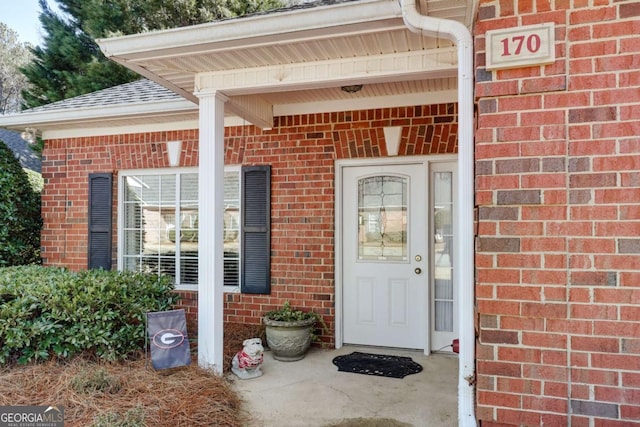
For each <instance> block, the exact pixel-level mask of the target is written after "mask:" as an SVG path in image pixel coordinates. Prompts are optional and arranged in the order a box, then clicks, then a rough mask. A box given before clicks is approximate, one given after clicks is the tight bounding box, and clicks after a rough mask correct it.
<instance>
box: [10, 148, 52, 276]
mask: <svg viewBox="0 0 640 427" xmlns="http://www.w3.org/2000/svg"><path fill="white" fill-rule="evenodd" d="M41 228H42V219H41V218H40V194H38V193H37V192H35V191H33V189H32V187H31V184H30V182H29V178H28V177H27V174H26V173H25V172H24V170H23V169H22V167H21V166H20V163H19V162H18V160H17V159H16V158H15V156H14V155H13V152H11V150H9V148H7V146H6V145H5V144H4V143H3V142H2V141H0V266H11V265H26V264H33V263H39V262H40V230H41Z"/></svg>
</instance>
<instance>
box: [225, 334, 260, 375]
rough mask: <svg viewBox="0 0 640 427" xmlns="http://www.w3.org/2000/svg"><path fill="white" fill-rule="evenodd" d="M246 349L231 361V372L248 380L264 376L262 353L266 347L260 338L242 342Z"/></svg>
mask: <svg viewBox="0 0 640 427" xmlns="http://www.w3.org/2000/svg"><path fill="white" fill-rule="evenodd" d="M242 345H243V346H244V348H243V349H242V351H239V352H238V353H236V355H235V356H233V360H231V372H233V373H234V374H236V375H237V376H238V378H240V379H243V380H248V379H250V378H257V377H260V376H262V371H261V370H260V368H261V367H262V353H263V352H264V347H263V346H262V340H261V339H260V338H250V339H248V340H244V341H243V342H242Z"/></svg>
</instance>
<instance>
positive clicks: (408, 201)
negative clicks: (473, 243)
mask: <svg viewBox="0 0 640 427" xmlns="http://www.w3.org/2000/svg"><path fill="white" fill-rule="evenodd" d="M342 185H343V187H342V224H343V227H342V236H341V238H342V245H343V254H342V257H343V258H342V261H343V262H342V264H343V287H342V289H343V304H342V307H343V310H342V311H343V341H344V343H347V344H360V345H374V346H384V347H401V348H416V349H424V348H426V347H427V333H426V330H427V313H428V309H429V302H428V296H427V295H428V292H427V289H428V282H429V274H428V271H427V268H428V267H427V266H428V265H429V263H428V262H427V253H426V251H427V241H428V240H427V223H428V221H427V209H426V205H427V200H428V197H427V180H426V167H425V165H424V164H423V163H416V164H402V165H380V166H346V167H344V169H343V183H342Z"/></svg>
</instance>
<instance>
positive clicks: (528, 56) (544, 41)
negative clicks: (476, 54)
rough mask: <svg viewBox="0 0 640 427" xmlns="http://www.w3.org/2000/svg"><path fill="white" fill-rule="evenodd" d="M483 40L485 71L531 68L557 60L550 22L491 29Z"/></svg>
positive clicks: (552, 28) (552, 26)
mask: <svg viewBox="0 0 640 427" xmlns="http://www.w3.org/2000/svg"><path fill="white" fill-rule="evenodd" d="M485 40H486V50H487V53H486V55H487V56H486V62H487V64H486V65H487V70H497V69H501V68H520V67H530V66H535V65H542V64H548V63H551V62H553V61H555V59H556V54H555V48H554V45H555V31H554V24H553V23H552V22H550V23H545V24H539V25H528V26H524V27H516V28H505V29H500V30H490V31H487V33H486V39H485Z"/></svg>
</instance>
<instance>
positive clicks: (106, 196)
mask: <svg viewBox="0 0 640 427" xmlns="http://www.w3.org/2000/svg"><path fill="white" fill-rule="evenodd" d="M112 181H113V177H112V175H111V174H110V173H91V174H89V254H88V255H89V268H103V269H105V270H111V240H112V229H111V222H112V221H111V209H112V206H113V200H112V196H111V194H112Z"/></svg>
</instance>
